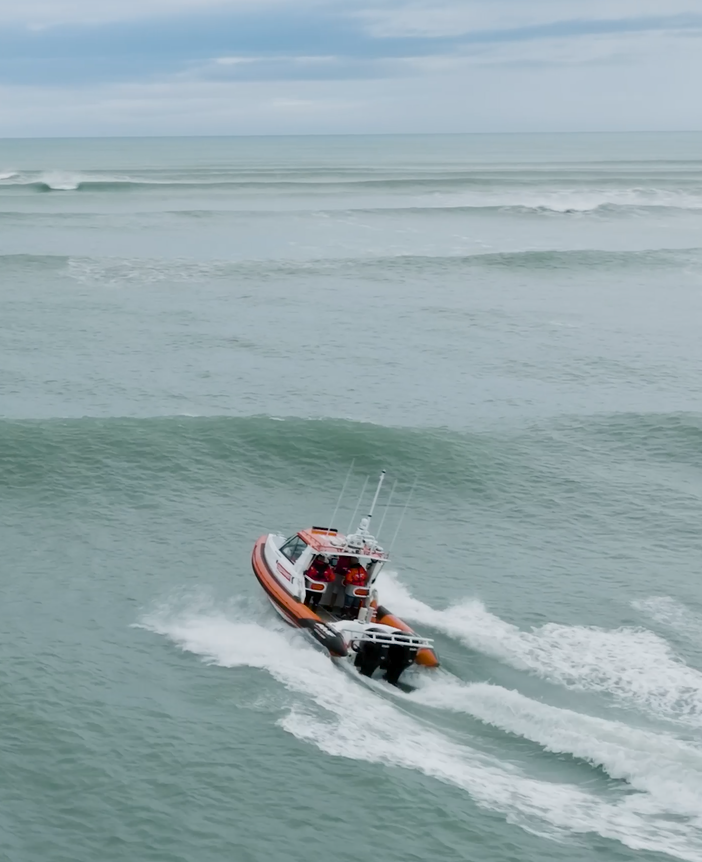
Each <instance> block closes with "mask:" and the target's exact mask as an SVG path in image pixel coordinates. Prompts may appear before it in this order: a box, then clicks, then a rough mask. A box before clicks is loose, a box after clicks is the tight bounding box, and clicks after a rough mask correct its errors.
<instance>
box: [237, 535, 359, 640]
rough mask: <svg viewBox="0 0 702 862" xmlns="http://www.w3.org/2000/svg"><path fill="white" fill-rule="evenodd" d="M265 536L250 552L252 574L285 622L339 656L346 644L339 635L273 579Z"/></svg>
mask: <svg viewBox="0 0 702 862" xmlns="http://www.w3.org/2000/svg"><path fill="white" fill-rule="evenodd" d="M265 542H266V536H261V538H260V539H259V540H258V541H257V542H256V544H255V545H254V549H253V554H252V555H251V565H252V567H253V570H254V574H255V575H256V578H257V579H258V582H259V583H260V584H261V586H262V587H263V589H264V590H265V591H266V593H267V594H268V598H269V599H270V600H271V602H272V603H273V605H274V606H275V609H276V610H277V611H278V612H279V613H280V614H281V615H282V616H284V617H285V618H286V619H287V620H288V622H289V623H290V624H291V625H293V626H296V627H298V628H304V629H308V630H309V631H310V634H312V636H313V637H314V638H315V640H317V641H319V643H320V644H322V646H324V647H325V648H326V649H327V650H329V652H330V653H331V655H332V656H335V657H343V656H345V655H346V654H347V650H346V644H345V643H344V640H343V638H342V637H341V635H340V634H339V633H338V632H336V631H335V630H334V629H332V628H330V627H329V626H327V625H326V624H325V623H323V622H322V620H321V619H320V618H319V617H318V616H317V614H316V613H315V612H314V611H313V610H312V609H311V608H309V607H307V605H305V604H303V603H302V602H301V601H300V600H299V599H298V598H297V597H296V596H291V595H290V593H288V592H287V590H285V589H284V588H283V587H282V586H281V585H280V584H279V583H278V581H277V580H276V578H275V575H274V574H273V572H272V570H271V568H270V566H269V564H268V561H267V560H266V558H265V556H264V555H263V546H264V544H265Z"/></svg>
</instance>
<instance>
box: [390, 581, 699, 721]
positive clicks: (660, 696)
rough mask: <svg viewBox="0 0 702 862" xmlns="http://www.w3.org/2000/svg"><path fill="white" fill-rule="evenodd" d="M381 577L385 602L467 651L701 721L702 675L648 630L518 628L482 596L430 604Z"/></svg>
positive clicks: (658, 712)
mask: <svg viewBox="0 0 702 862" xmlns="http://www.w3.org/2000/svg"><path fill="white" fill-rule="evenodd" d="M382 577H383V578H384V579H385V580H384V581H383V584H382V594H383V597H384V598H385V597H386V596H387V597H388V598H387V603H388V606H389V607H391V608H392V609H393V610H394V611H396V612H397V613H399V614H400V616H403V617H405V618H407V619H410V620H414V621H416V622H419V623H424V624H425V625H428V626H431V627H433V628H435V629H437V630H438V631H441V632H444V633H445V634H447V635H449V636H450V637H453V638H456V639H457V640H459V641H460V642H461V643H463V644H464V645H465V646H467V647H469V648H470V649H473V650H476V651H478V652H482V653H484V654H486V655H489V656H492V657H493V658H496V659H498V660H500V661H503V662H505V663H507V664H509V665H511V666H512V667H514V668H517V669H518V670H524V671H527V672H529V673H532V674H535V675H537V676H539V677H541V678H543V679H545V680H548V681H549V682H552V683H555V684H558V685H562V686H564V687H566V688H569V689H571V690H575V691H594V692H600V693H603V694H607V695H609V696H611V697H613V698H615V699H616V700H618V701H619V702H621V703H623V704H625V705H629V706H635V707H637V708H638V709H640V710H642V711H644V712H647V713H650V714H653V715H655V716H657V717H659V718H665V719H672V720H675V721H678V722H682V723H685V724H689V725H692V726H695V727H702V673H700V672H699V671H697V670H695V669H694V668H691V667H689V666H688V665H687V664H685V662H684V661H683V660H682V659H681V658H679V657H678V656H676V655H675V654H674V652H673V651H672V649H671V647H670V645H669V644H668V643H667V642H666V641H665V640H663V639H662V638H660V637H659V636H658V635H656V634H654V633H653V632H650V631H646V630H645V629H635V628H620V629H603V628H598V627H596V626H565V625H559V624H556V623H548V624H546V625H544V626H541V627H539V628H535V629H532V630H531V631H522V630H521V629H519V628H518V627H517V626H515V625H512V624H511V623H508V622H505V621H504V620H502V619H500V618H499V617H498V616H495V615H494V614H491V613H490V612H489V611H488V610H487V609H486V608H485V606H484V605H483V604H482V602H480V601H477V600H471V601H465V602H461V603H459V604H456V605H453V606H451V607H449V608H447V609H446V610H435V609H434V608H431V607H429V605H426V604H424V602H421V601H419V600H418V599H415V598H414V597H413V596H412V595H410V593H409V592H408V590H407V589H406V587H405V586H404V585H403V584H402V583H401V582H400V581H398V579H397V576H396V575H394V574H393V573H383V575H382Z"/></svg>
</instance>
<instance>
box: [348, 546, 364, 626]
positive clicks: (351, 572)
mask: <svg viewBox="0 0 702 862" xmlns="http://www.w3.org/2000/svg"><path fill="white" fill-rule="evenodd" d="M367 583H368V572H367V571H366V570H365V569H364V568H363V566H362V565H361V564H360V563H359V562H358V560H356V559H351V560H349V566H348V568H347V569H346V574H345V576H344V586H345V587H365V585H366V584H367ZM360 604H361V597H360V596H354V595H349V594H348V593H347V594H346V595H345V596H344V613H346V614H348V615H350V616H354V614H356V612H357V611H358V608H359V606H360Z"/></svg>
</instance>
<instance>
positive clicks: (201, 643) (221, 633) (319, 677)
mask: <svg viewBox="0 0 702 862" xmlns="http://www.w3.org/2000/svg"><path fill="white" fill-rule="evenodd" d="M141 625H142V626H143V627H144V628H147V629H150V630H151V631H154V632H157V633H159V634H162V635H164V636H166V637H168V638H170V639H171V640H172V641H173V642H175V643H176V644H178V645H179V646H180V647H181V648H182V649H184V650H186V651H188V652H192V653H194V654H195V655H198V656H200V657H202V658H203V659H204V660H205V661H206V662H211V663H214V664H217V665H220V666H223V667H231V668H235V667H241V666H247V667H256V668H261V669H263V670H266V671H267V672H268V673H269V674H270V675H271V676H272V677H273V678H274V679H276V680H277V681H278V682H280V683H281V684H282V685H283V686H285V688H287V689H288V690H290V691H292V692H295V693H296V694H297V695H299V696H300V698H301V700H300V702H299V704H298V705H296V706H295V707H294V708H293V709H292V710H291V711H289V712H288V713H287V714H286V715H285V716H284V717H283V718H281V719H280V722H279V723H280V725H281V727H283V728H284V729H285V730H286V731H287V732H289V733H291V734H293V735H294V736H295V737H296V738H298V739H302V740H305V741H307V742H309V743H310V744H311V745H314V746H316V747H317V748H319V749H320V750H322V751H323V752H325V753H327V754H329V755H332V756H337V757H346V758H350V759H355V760H364V761H368V762H370V763H376V764H386V765H388V766H393V767H403V768H406V769H412V770H416V771H419V772H421V773H423V774H424V775H427V776H429V777H432V778H434V779H437V780H439V781H442V782H444V783H447V784H450V785H453V786H455V787H458V788H461V789H462V790H465V791H466V792H467V793H469V794H470V796H471V797H472V798H473V800H474V801H475V803H476V804H478V805H479V806H482V807H484V808H488V809H491V810H496V811H500V812H502V813H503V814H504V815H505V816H507V817H508V818H509V819H510V821H512V822H516V823H518V824H519V825H520V826H522V827H523V828H524V829H527V830H529V831H532V832H536V833H537V834H540V835H544V834H546V835H548V836H549V837H551V838H556V839H559V838H560V839H562V838H563V837H565V836H567V835H570V834H573V833H590V832H593V833H597V834H599V835H602V836H604V837H607V838H611V839H614V840H617V841H620V842H622V843H623V844H626V845H627V846H629V847H631V848H634V849H641V850H644V849H646V850H654V851H659V852H666V853H668V854H669V855H673V856H676V857H677V858H680V859H683V860H687V862H700V860H702V833H700V831H699V830H698V828H697V826H696V824H693V823H692V822H688V821H687V820H685V821H681V820H680V819H678V820H670V819H669V818H668V810H667V808H664V807H662V806H661V805H660V803H659V801H658V799H657V798H654V797H652V796H651V795H650V794H648V793H637V794H632V795H628V796H624V797H623V798H618V799H617V800H616V801H610V800H606V799H603V798H600V797H598V796H596V795H595V794H593V793H590V792H587V791H585V790H582V789H580V788H578V787H576V786H574V785H571V784H556V783H553V782H549V781H541V780H536V779H533V778H530V777H528V776H526V775H524V774H523V773H522V772H521V771H520V770H519V769H518V768H517V767H515V766H514V765H513V764H510V763H502V762H500V761H498V760H496V759H495V758H492V757H489V756H486V755H484V754H482V753H480V752H478V751H476V750H474V749H472V748H470V747H469V746H466V745H464V744H459V743H457V742H455V741H453V740H452V739H450V738H449V737H448V736H446V735H445V734H444V733H442V732H441V731H440V730H439V729H438V728H436V727H433V726H429V725H426V724H424V723H422V722H421V721H419V720H417V719H415V718H413V717H412V716H410V715H408V714H406V713H405V712H404V711H402V710H400V709H398V708H397V706H396V705H395V704H393V703H392V702H391V701H387V700H385V699H383V698H379V697H377V695H374V694H373V693H372V692H371V691H369V690H367V689H366V688H363V687H361V686H359V685H358V684H356V683H355V682H353V681H352V680H351V679H349V678H348V677H347V676H346V675H345V674H342V673H341V672H339V670H338V669H337V668H335V667H334V666H333V665H332V663H331V662H330V661H329V659H328V658H326V656H324V655H323V654H322V653H321V652H318V651H316V650H315V649H314V648H313V647H311V646H307V645H306V644H305V642H304V641H302V640H301V639H300V638H299V636H296V635H294V634H293V633H283V632H281V631H278V630H271V629H269V628H264V627H262V626H260V625H258V624H256V623H251V622H243V621H240V620H237V619H235V618H232V617H231V615H229V616H227V615H224V614H221V613H216V612H213V611H212V612H202V611H200V610H197V611H195V612H188V611H184V612H181V613H178V614H173V613H172V612H171V611H168V610H166V611H157V612H155V613H153V614H149V615H147V616H145V617H144V619H143V620H142V622H141Z"/></svg>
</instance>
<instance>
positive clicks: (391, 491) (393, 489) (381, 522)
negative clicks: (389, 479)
mask: <svg viewBox="0 0 702 862" xmlns="http://www.w3.org/2000/svg"><path fill="white" fill-rule="evenodd" d="M395 488H397V479H395V481H394V482H393V485H392V488H391V490H390V496H389V497H388V501H387V503H386V504H385V511H384V512H383V517H382V518H381V521H380V526H379V527H378V532H377V533H376V538H378V539H379V538H380V534H381V533H382V531H383V524H384V523H385V519H386V518H387V516H388V511H389V510H390V503H392V496H393V494H394V493H395Z"/></svg>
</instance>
